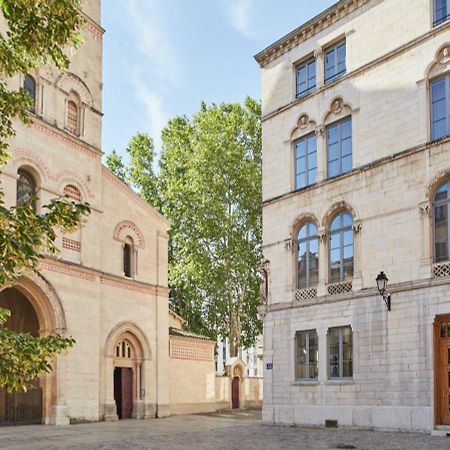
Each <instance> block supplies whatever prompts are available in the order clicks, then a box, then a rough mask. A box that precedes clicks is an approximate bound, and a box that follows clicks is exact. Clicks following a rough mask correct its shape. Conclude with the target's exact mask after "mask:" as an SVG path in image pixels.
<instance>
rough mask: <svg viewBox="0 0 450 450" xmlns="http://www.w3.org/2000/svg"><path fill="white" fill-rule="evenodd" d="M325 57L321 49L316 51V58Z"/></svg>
mask: <svg viewBox="0 0 450 450" xmlns="http://www.w3.org/2000/svg"><path fill="white" fill-rule="evenodd" d="M322 55H323V49H322V48H321V47H319V48H316V49H315V50H314V58H316V59H317V58H320V57H321V56H322Z"/></svg>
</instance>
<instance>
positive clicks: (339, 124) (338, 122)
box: [325, 114, 353, 179]
mask: <svg viewBox="0 0 450 450" xmlns="http://www.w3.org/2000/svg"><path fill="white" fill-rule="evenodd" d="M348 122H350V137H349V139H350V154H349V155H344V156H343V153H342V144H343V142H344V139H348V138H342V126H343V125H344V124H346V123H348ZM335 127H337V130H338V131H337V132H338V140H337V142H336V143H337V145H338V149H339V156H338V158H337V160H333V161H338V162H339V171H338V173H336V174H334V175H330V147H329V145H330V139H329V132H330V130H331V129H332V128H335ZM325 128H326V129H325V133H326V160H327V179H328V178H334V177H338V176H340V175H343V174H345V173H348V172H351V171H352V170H353V120H352V115H351V114H349V115H347V116H345V117H343V118H340V119H338V120H336V121H334V122H331V123H328V124H327V125H326V127H325ZM348 156H350V161H351V164H350V168H349V169H348V170H344V169H343V167H342V161H343V159H344V158H346V157H348Z"/></svg>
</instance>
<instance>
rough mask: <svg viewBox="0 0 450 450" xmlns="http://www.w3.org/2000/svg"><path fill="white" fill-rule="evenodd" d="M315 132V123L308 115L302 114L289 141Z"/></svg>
mask: <svg viewBox="0 0 450 450" xmlns="http://www.w3.org/2000/svg"><path fill="white" fill-rule="evenodd" d="M315 130H316V122H314V120H311V119H310V118H309V116H308V114H306V113H303V114H301V115H300V117H299V118H298V121H297V125H296V127H295V128H294V129H293V130H292V133H291V140H295V139H298V138H300V137H302V136H304V135H306V134H309V133H312V132H314V131H315Z"/></svg>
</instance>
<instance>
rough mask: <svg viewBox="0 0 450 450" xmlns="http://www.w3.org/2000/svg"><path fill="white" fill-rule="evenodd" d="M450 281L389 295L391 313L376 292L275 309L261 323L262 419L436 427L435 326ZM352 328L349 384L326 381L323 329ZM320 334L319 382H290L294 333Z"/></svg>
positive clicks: (446, 307)
mask: <svg viewBox="0 0 450 450" xmlns="http://www.w3.org/2000/svg"><path fill="white" fill-rule="evenodd" d="M449 294H450V286H449V284H435V283H431V284H430V283H428V284H427V283H424V285H422V286H417V288H416V289H411V287H408V288H405V289H403V290H400V289H399V290H397V291H395V290H394V292H393V295H392V304H393V308H392V311H390V312H388V311H387V310H386V307H385V305H384V303H383V302H382V299H381V298H380V297H379V295H377V294H376V293H375V292H373V293H372V294H366V295H361V296H352V297H348V298H346V299H340V300H336V301H335V302H327V304H326V308H327V309H326V315H325V314H323V311H324V303H323V302H318V303H317V304H315V305H309V306H305V307H303V306H302V305H296V306H293V307H292V308H291V309H286V310H280V311H273V312H272V313H271V314H270V318H267V319H266V321H265V330H264V336H265V342H264V344H265V353H264V357H265V363H266V362H272V363H273V370H272V371H270V370H266V371H265V373H264V385H265V386H264V388H265V397H264V406H263V420H264V421H265V422H268V423H284V424H294V423H302V424H310V425H322V426H323V425H324V424H325V420H337V421H338V424H339V426H356V427H369V428H372V427H373V428H380V429H384V428H391V429H392V428H394V429H399V430H421V431H428V430H431V429H432V428H433V426H434V425H433V424H434V369H433V367H434V356H433V322H434V318H435V316H436V314H442V313H448V311H450V300H449V299H450V295H449ZM347 325H350V326H351V327H352V330H353V379H352V380H346V381H330V380H328V379H327V369H328V366H327V364H328V360H327V340H326V339H327V338H326V335H327V331H328V329H329V328H330V327H334V326H347ZM311 329H315V330H317V334H318V338H319V376H318V380H317V381H310V382H307V381H305V382H300V381H296V380H295V333H296V331H299V330H311Z"/></svg>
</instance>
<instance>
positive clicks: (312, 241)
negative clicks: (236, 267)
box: [297, 222, 319, 289]
mask: <svg viewBox="0 0 450 450" xmlns="http://www.w3.org/2000/svg"><path fill="white" fill-rule="evenodd" d="M318 279H319V240H318V238H317V226H316V225H315V224H314V223H312V222H307V223H305V224H304V225H303V226H302V227H301V228H300V231H299V232H298V234H297V289H305V288H308V287H311V286H315V285H317V282H318Z"/></svg>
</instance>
